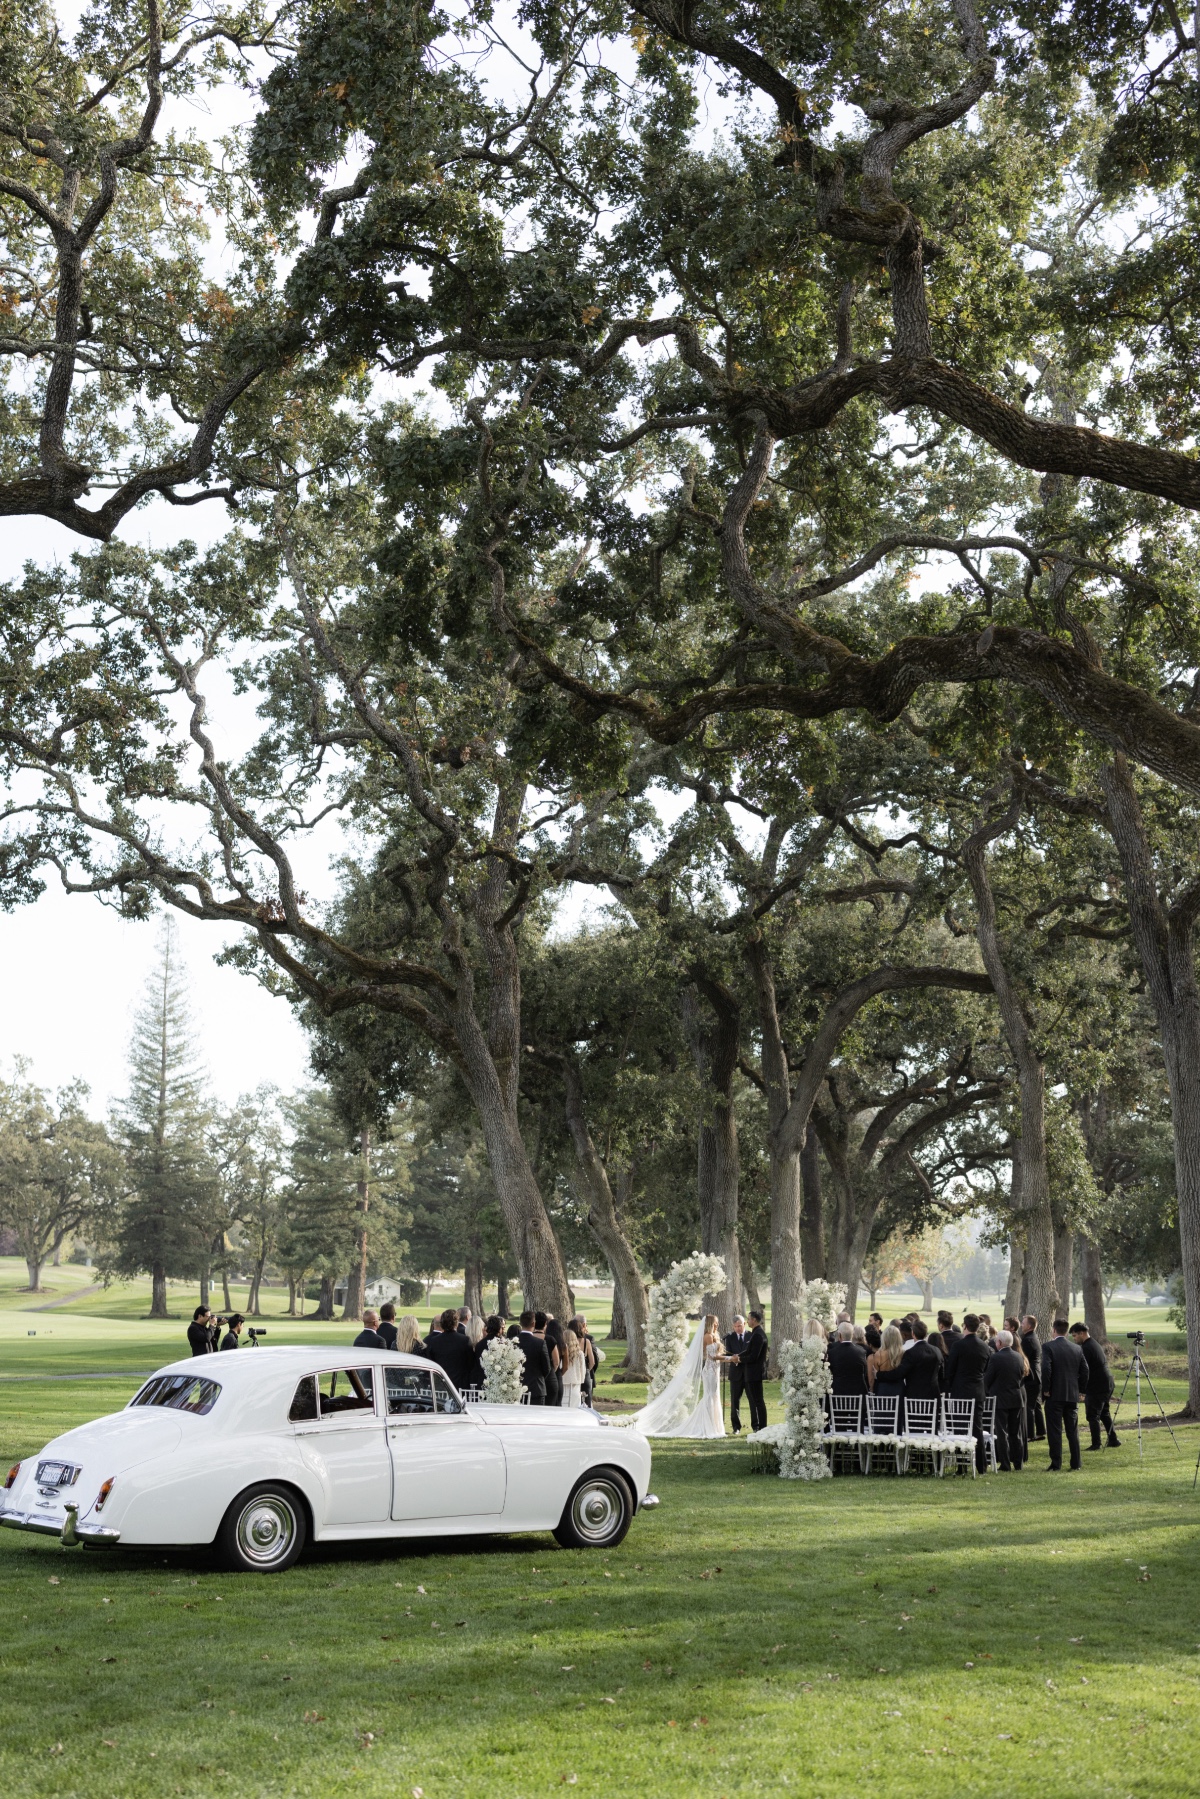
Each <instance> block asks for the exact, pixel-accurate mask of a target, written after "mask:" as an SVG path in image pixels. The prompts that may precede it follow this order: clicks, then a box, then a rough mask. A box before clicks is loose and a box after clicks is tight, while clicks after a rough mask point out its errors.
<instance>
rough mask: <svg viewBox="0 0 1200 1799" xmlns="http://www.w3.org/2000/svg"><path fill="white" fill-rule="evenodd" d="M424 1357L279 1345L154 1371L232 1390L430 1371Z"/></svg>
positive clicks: (186, 1359)
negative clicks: (341, 1375) (313, 1377)
mask: <svg viewBox="0 0 1200 1799" xmlns="http://www.w3.org/2000/svg"><path fill="white" fill-rule="evenodd" d="M434 1366H435V1364H434V1363H433V1362H431V1361H430V1360H429V1359H428V1357H426V1356H416V1355H401V1354H400V1353H399V1351H397V1350H394V1349H355V1348H354V1346H353V1345H352V1344H350V1343H314V1344H311V1345H310V1344H307V1343H281V1344H278V1345H277V1346H276V1347H275V1348H274V1349H267V1348H266V1347H265V1345H260V1346H259V1347H258V1348H255V1349H251V1348H250V1347H249V1346H247V1347H246V1348H243V1349H238V1350H232V1349H227V1350H222V1351H221V1352H220V1353H218V1354H217V1355H210V1356H181V1357H180V1359H179V1360H178V1361H177V1362H167V1363H165V1364H164V1365H163V1367H161V1368H156V1369H155V1371H154V1374H155V1376H157V1375H160V1374H194V1375H196V1376H197V1378H199V1379H201V1380H215V1381H219V1382H220V1383H221V1385H222V1387H226V1386H227V1387H229V1388H230V1389H231V1390H232V1389H236V1388H237V1387H240V1386H243V1385H249V1384H250V1383H254V1384H255V1385H257V1386H258V1387H259V1388H261V1387H262V1384H263V1382H264V1381H265V1380H271V1379H273V1378H277V1379H279V1380H280V1381H283V1380H296V1379H297V1378H298V1377H299V1376H300V1375H302V1374H320V1373H321V1372H322V1371H323V1370H325V1369H329V1368H374V1367H388V1368H432V1367H434Z"/></svg>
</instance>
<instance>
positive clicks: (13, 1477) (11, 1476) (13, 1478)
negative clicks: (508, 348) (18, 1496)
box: [4, 1462, 21, 1493]
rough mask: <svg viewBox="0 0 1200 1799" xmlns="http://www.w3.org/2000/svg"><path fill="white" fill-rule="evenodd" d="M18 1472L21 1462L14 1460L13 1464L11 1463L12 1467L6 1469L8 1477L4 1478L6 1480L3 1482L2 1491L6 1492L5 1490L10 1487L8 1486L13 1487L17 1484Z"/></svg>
mask: <svg viewBox="0 0 1200 1799" xmlns="http://www.w3.org/2000/svg"><path fill="white" fill-rule="evenodd" d="M20 1472H21V1464H20V1462H14V1463H13V1465H12V1467H11V1468H10V1469H9V1471H8V1479H7V1480H6V1481H5V1483H4V1491H5V1492H6V1493H7V1492H8V1489H9V1488H10V1487H15V1486H16V1484H17V1476H18V1474H19V1473H20Z"/></svg>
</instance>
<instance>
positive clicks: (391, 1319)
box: [375, 1299, 399, 1349]
mask: <svg viewBox="0 0 1200 1799" xmlns="http://www.w3.org/2000/svg"><path fill="white" fill-rule="evenodd" d="M375 1329H376V1330H377V1331H378V1332H379V1335H380V1336H381V1337H382V1338H383V1347H384V1348H385V1349H395V1347H396V1340H397V1338H398V1336H399V1332H398V1331H397V1329H396V1308H395V1306H394V1305H393V1304H392V1302H391V1300H390V1299H389V1300H388V1302H387V1304H386V1305H381V1306H380V1308H379V1323H378V1324H377V1325H376V1326H375Z"/></svg>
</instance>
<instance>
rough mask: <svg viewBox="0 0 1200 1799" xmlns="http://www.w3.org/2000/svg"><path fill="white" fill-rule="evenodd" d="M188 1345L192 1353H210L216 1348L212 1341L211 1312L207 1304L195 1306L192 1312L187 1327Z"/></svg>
mask: <svg viewBox="0 0 1200 1799" xmlns="http://www.w3.org/2000/svg"><path fill="white" fill-rule="evenodd" d="M187 1340H188V1345H189V1347H190V1349H191V1352H192V1354H193V1355H212V1354H213V1352H214V1351H215V1349H216V1347H217V1346H216V1344H215V1343H214V1342H213V1325H212V1313H211V1312H210V1311H209V1309H208V1307H207V1306H197V1307H196V1310H195V1311H194V1312H193V1313H192V1322H191V1323H190V1324H189V1325H188V1327H187Z"/></svg>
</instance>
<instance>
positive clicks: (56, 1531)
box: [0, 1505, 121, 1548]
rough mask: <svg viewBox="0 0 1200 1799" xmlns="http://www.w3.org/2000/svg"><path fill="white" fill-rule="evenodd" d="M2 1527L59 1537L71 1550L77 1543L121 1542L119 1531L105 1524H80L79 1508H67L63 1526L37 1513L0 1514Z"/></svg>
mask: <svg viewBox="0 0 1200 1799" xmlns="http://www.w3.org/2000/svg"><path fill="white" fill-rule="evenodd" d="M0 1526H6V1527H7V1528H8V1529H9V1530H32V1531H36V1533H37V1534H38V1536H41V1537H57V1538H58V1540H59V1542H60V1543H64V1544H66V1546H67V1547H68V1548H70V1547H71V1546H72V1545H73V1544H75V1543H102V1544H105V1543H107V1544H111V1543H119V1542H120V1541H121V1533H120V1531H119V1530H112V1529H110V1528H109V1527H108V1526H107V1525H104V1524H80V1523H79V1518H78V1507H76V1506H73V1505H70V1506H68V1507H67V1515H66V1517H65V1518H64V1520H63V1521H62V1523H61V1524H55V1523H53V1522H52V1521H51V1519H49V1518H42V1517H40V1516H39V1515H38V1513H37V1512H17V1511H3V1512H0Z"/></svg>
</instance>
